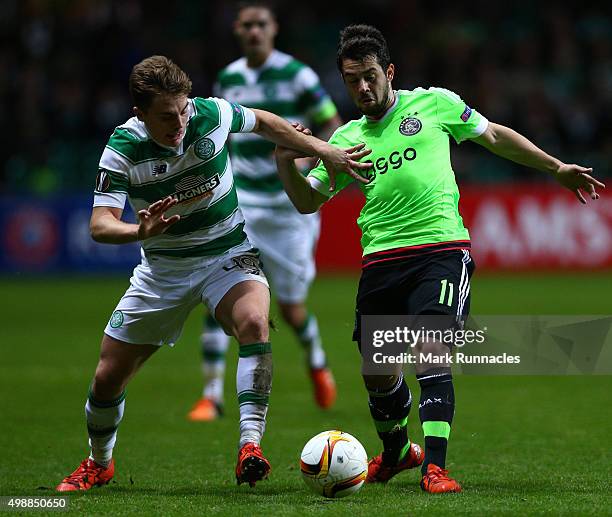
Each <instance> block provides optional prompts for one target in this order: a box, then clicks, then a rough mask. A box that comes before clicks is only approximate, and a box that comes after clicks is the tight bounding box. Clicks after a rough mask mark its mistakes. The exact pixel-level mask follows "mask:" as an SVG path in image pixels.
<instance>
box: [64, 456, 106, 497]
mask: <svg viewBox="0 0 612 517" xmlns="http://www.w3.org/2000/svg"><path fill="white" fill-rule="evenodd" d="M114 475H115V460H114V459H112V460H111V462H110V463H109V464H108V467H103V466H102V465H98V464H97V463H96V462H95V461H93V460H92V459H91V458H87V459H84V460H83V461H82V462H81V464H80V465H79V466H78V468H77V469H76V470H75V471H74V472H73V473H72V474H70V475H69V476H67V477H65V478H64V479H63V481H62V482H61V483H60V484H59V485H57V487H55V490H57V491H58V492H73V491H76V490H89V489H90V488H91V487H94V486H102V485H106V484H108V482H109V481H110V480H111V479H113V476H114Z"/></svg>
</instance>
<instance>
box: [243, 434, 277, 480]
mask: <svg viewBox="0 0 612 517" xmlns="http://www.w3.org/2000/svg"><path fill="white" fill-rule="evenodd" d="M271 470H272V467H271V466H270V462H269V461H268V460H267V459H266V458H264V455H263V452H262V451H261V448H260V447H259V445H257V444H256V443H253V442H247V443H245V444H244V445H243V446H242V447H241V449H240V451H239V452H238V464H237V465H236V481H237V482H238V484H239V485H240V484H242V483H248V484H249V486H252V487H253V486H255V483H257V481H261V480H262V479H266V478H267V477H268V474H270V471H271Z"/></svg>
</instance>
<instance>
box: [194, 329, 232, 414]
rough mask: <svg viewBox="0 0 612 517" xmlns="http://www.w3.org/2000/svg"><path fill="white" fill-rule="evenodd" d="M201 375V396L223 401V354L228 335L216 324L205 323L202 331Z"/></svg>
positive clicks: (218, 402)
mask: <svg viewBox="0 0 612 517" xmlns="http://www.w3.org/2000/svg"><path fill="white" fill-rule="evenodd" d="M201 343H202V375H203V376H204V388H203V390H202V396H203V397H204V398H208V399H211V400H213V401H214V402H216V403H217V404H222V403H223V383H224V381H225V355H226V353H227V349H228V347H229V343H230V337H229V336H228V335H227V334H226V333H225V332H224V331H223V329H222V328H221V327H220V326H219V325H218V324H217V325H215V326H212V325H210V324H207V326H206V329H205V330H204V332H203V333H202V337H201Z"/></svg>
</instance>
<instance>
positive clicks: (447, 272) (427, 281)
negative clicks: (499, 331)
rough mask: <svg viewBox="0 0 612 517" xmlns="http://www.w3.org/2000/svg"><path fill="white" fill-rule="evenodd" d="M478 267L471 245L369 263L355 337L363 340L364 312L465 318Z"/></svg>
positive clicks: (363, 276) (361, 284) (360, 294)
mask: <svg viewBox="0 0 612 517" xmlns="http://www.w3.org/2000/svg"><path fill="white" fill-rule="evenodd" d="M474 269H475V265H474V261H473V260H472V257H471V256H470V251H469V249H454V250H451V251H447V250H444V251H437V252H435V253H425V254H419V255H413V256H411V257H407V258H403V259H401V260H390V261H388V262H384V261H380V262H378V263H374V264H371V265H369V266H368V267H366V268H364V270H363V271H362V274H361V278H360V280H359V289H358V291H357V302H356V309H355V328H354V331H353V341H357V342H359V339H360V336H361V316H362V315H399V314H406V315H440V316H455V319H456V321H457V322H463V321H465V319H466V318H467V315H468V313H469V310H470V278H471V277H472V273H473V272H474Z"/></svg>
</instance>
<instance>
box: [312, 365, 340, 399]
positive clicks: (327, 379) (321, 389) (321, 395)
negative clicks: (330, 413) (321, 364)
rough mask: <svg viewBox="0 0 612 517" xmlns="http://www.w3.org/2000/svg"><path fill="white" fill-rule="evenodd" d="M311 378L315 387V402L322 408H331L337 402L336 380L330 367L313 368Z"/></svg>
mask: <svg viewBox="0 0 612 517" xmlns="http://www.w3.org/2000/svg"><path fill="white" fill-rule="evenodd" d="M310 378H311V379H312V385H313V387H314V397H315V402H316V403H317V405H318V406H319V407H320V408H323V409H329V408H330V407H332V406H333V405H334V402H336V381H334V376H333V375H332V372H331V370H330V369H329V368H311V369H310Z"/></svg>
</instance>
